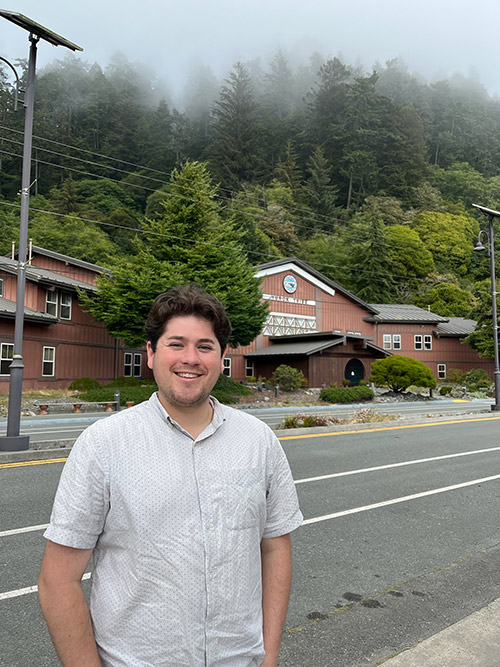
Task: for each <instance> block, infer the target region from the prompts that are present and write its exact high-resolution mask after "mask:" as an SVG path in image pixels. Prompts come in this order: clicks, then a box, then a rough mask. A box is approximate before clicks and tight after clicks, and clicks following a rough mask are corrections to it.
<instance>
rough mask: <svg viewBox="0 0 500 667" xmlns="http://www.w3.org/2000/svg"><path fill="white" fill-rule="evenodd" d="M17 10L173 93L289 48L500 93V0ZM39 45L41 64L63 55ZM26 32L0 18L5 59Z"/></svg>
mask: <svg viewBox="0 0 500 667" xmlns="http://www.w3.org/2000/svg"><path fill="white" fill-rule="evenodd" d="M7 1H8V2H9V3H10V5H7V4H4V3H5V0H3V2H2V5H3V8H4V9H8V10H10V11H15V12H19V13H21V14H24V15H25V16H28V17H29V18H31V19H33V20H34V21H37V22H38V23H41V24H42V25H44V26H46V27H47V28H50V29H51V30H53V31H54V32H57V33H59V34H60V35H62V36H63V37H65V38H66V39H68V40H70V41H72V42H76V43H77V44H79V45H80V46H82V47H83V49H84V51H83V53H82V54H81V57H82V58H84V59H85V60H86V61H87V62H89V63H94V62H97V63H99V64H100V65H101V66H102V67H105V66H106V64H107V62H108V60H109V57H110V55H111V54H112V53H114V52H116V51H118V50H121V51H124V52H125V53H126V55H127V57H128V59H129V60H131V61H136V60H139V61H142V62H146V63H151V64H153V65H154V67H155V68H156V70H157V71H158V73H159V74H161V75H163V76H164V78H165V80H166V81H167V83H168V84H169V85H170V87H171V89H172V90H173V92H174V93H175V92H179V91H180V90H181V89H182V86H183V83H184V80H185V73H186V71H187V69H188V67H189V64H190V62H192V61H193V60H194V59H199V60H201V61H202V62H204V63H206V64H208V65H210V66H211V67H212V68H213V70H214V73H215V74H216V76H218V77H221V76H224V75H225V74H226V73H227V71H228V69H230V67H231V65H232V64H234V63H235V62H236V61H237V60H243V61H245V60H250V59H254V58H257V57H259V56H261V57H262V59H263V64H265V63H266V60H267V58H268V57H269V56H270V55H272V54H273V53H275V52H276V51H277V50H278V49H279V48H281V49H282V50H283V51H284V53H285V54H287V55H288V56H290V54H295V55H303V57H304V60H305V59H306V58H307V57H308V56H309V55H310V54H311V53H312V52H313V51H315V50H316V51H319V52H320V53H321V54H323V55H325V56H328V55H332V56H334V55H337V54H338V53H339V52H340V53H342V55H343V57H344V60H345V62H347V63H349V64H351V63H353V64H354V63H356V62H361V63H362V64H363V65H364V66H365V68H367V69H370V68H371V66H372V65H373V64H374V63H375V62H376V61H380V62H382V63H383V62H385V61H386V60H388V59H391V58H395V57H400V58H402V59H403V60H404V61H405V62H406V63H407V65H408V67H409V69H410V71H414V72H418V73H420V74H422V75H423V76H424V77H425V78H426V79H427V80H434V79H436V78H446V77H449V76H451V75H452V74H453V73H454V72H461V73H462V74H464V75H468V74H469V73H470V72H471V71H475V72H477V74H478V76H479V78H480V80H481V81H482V83H483V84H484V85H485V86H486V88H487V89H488V90H489V91H490V92H492V93H495V94H498V95H500V72H499V68H498V59H499V56H500V48H499V46H498V44H497V42H498V37H497V35H498V26H499V25H500V0H453V1H451V0H211V1H207V0H175V1H174V0H142V1H134V2H132V0H120V1H118V0H84V1H81V2H75V0H73V2H68V0H7ZM64 51H65V49H64V48H63V47H53V46H51V45H50V44H48V43H43V44H40V47H39V60H38V62H39V65H40V66H43V65H45V64H47V63H49V62H51V61H53V60H54V59H56V58H62V57H64ZM27 54H28V42H27V33H26V32H25V31H24V30H23V29H21V28H19V27H17V26H15V25H14V24H11V23H10V22H8V21H6V20H5V19H2V18H0V55H1V56H3V57H6V58H7V59H9V60H15V59H16V58H20V57H27Z"/></svg>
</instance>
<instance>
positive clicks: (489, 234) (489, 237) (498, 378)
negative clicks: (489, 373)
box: [472, 204, 500, 411]
mask: <svg viewBox="0 0 500 667" xmlns="http://www.w3.org/2000/svg"><path fill="white" fill-rule="evenodd" d="M472 206H473V207H474V208H476V209H477V210H478V211H480V212H481V213H482V214H483V215H486V216H488V222H489V228H488V231H486V230H484V229H482V230H481V231H480V232H479V236H478V238H477V243H476V245H475V247H474V250H477V251H482V250H486V247H485V246H484V245H483V243H482V241H481V237H483V238H484V239H485V240H486V241H487V248H488V255H489V256H490V271H491V305H492V315H491V316H492V319H493V347H494V353H495V370H494V378H495V403H494V404H493V405H492V406H491V409H492V410H494V411H500V361H499V353H498V319H497V291H496V289H497V288H496V280H495V240H494V235H493V218H500V212H499V211H494V210H493V209H491V208H486V207H485V206H479V205H478V204H472Z"/></svg>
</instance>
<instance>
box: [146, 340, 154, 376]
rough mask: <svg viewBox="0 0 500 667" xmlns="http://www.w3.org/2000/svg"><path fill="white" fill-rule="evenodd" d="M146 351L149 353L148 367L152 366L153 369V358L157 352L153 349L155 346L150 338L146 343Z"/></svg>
mask: <svg viewBox="0 0 500 667" xmlns="http://www.w3.org/2000/svg"><path fill="white" fill-rule="evenodd" d="M146 351H147V354H148V368H151V370H153V359H154V357H155V353H154V351H153V348H152V346H151V341H149V340H148V343H147V345H146Z"/></svg>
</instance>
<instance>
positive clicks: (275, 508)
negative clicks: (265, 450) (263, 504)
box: [262, 434, 304, 538]
mask: <svg viewBox="0 0 500 667" xmlns="http://www.w3.org/2000/svg"><path fill="white" fill-rule="evenodd" d="M268 475H269V477H268V486H267V520H266V526H265V529H264V533H263V535H262V537H263V538H269V537H279V536H280V535H286V534H287V533H290V532H291V531H292V530H295V529H296V528H298V527H299V526H300V524H301V523H302V521H303V518H304V517H303V516H302V512H301V511H300V509H299V501H298V498H297V491H296V489H295V484H294V481H293V478H292V473H291V470H290V466H289V464H288V460H287V458H286V455H285V452H284V451H283V447H282V446H281V444H280V442H279V440H278V439H277V438H276V436H275V435H274V434H271V443H270V452H269V468H268Z"/></svg>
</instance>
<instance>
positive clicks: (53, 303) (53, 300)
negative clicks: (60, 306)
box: [45, 290, 57, 317]
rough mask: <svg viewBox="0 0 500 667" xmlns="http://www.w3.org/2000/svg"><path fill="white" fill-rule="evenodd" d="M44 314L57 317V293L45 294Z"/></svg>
mask: <svg viewBox="0 0 500 667" xmlns="http://www.w3.org/2000/svg"><path fill="white" fill-rule="evenodd" d="M45 312H46V313H47V315H54V317H57V292H55V291H54V292H50V291H49V290H47V291H46V292H45Z"/></svg>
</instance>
